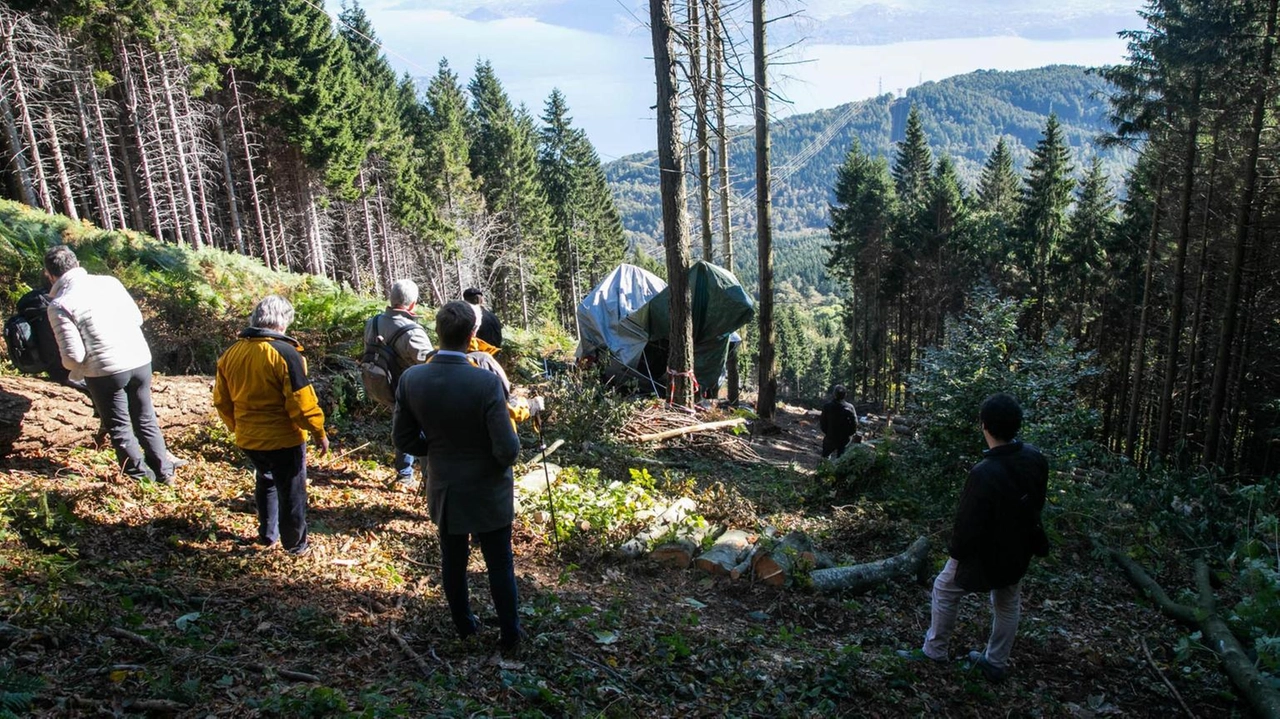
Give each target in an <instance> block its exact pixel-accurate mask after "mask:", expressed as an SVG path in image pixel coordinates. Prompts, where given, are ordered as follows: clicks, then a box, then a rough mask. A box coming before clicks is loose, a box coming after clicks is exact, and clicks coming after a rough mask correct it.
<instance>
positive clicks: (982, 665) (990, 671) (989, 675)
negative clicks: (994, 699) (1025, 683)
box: [969, 649, 1009, 684]
mask: <svg viewBox="0 0 1280 719" xmlns="http://www.w3.org/2000/svg"><path fill="white" fill-rule="evenodd" d="M969 668H970V669H977V670H978V671H979V672H981V673H982V677H983V678H984V679H986V680H987V681H989V682H991V683H993V684H995V683H999V682H1002V681H1004V680H1005V679H1006V678H1007V677H1008V676H1009V670H1008V669H1001V668H1000V667H997V666H996V665H994V664H992V663H991V662H989V661H987V657H986V655H985V654H983V653H982V652H980V651H978V650H976V649H975V650H973V651H971V652H969Z"/></svg>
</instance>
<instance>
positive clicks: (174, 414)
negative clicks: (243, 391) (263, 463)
mask: <svg viewBox="0 0 1280 719" xmlns="http://www.w3.org/2000/svg"><path fill="white" fill-rule="evenodd" d="M212 385H213V379H212V378H211V377H205V376H174V377H166V376H162V375H156V376H155V377H154V378H153V379H152V384H151V401H152V402H153V403H154V404H155V408H156V418H157V419H158V420H159V422H160V429H161V431H163V432H164V434H165V436H166V438H169V437H172V436H173V435H174V434H177V433H180V432H182V431H183V430H187V429H192V428H195V427H201V426H204V425H207V424H209V423H211V422H217V421H218V419H217V415H216V414H215V412H214V410H213V389H212ZM99 425H100V422H99V421H98V418H97V417H94V416H93V407H92V405H91V404H90V403H89V398H88V397H86V396H85V395H84V394H82V393H81V392H77V391H76V390H74V389H71V388H70V387H64V386H62V385H60V384H56V383H54V382H50V381H48V380H45V379H42V378H37V377H0V457H7V456H9V455H11V454H21V455H34V454H39V453H42V452H46V451H48V450H50V449H58V448H64V447H79V446H86V445H90V444H93V443H94V438H95V437H96V436H97V434H98V430H99Z"/></svg>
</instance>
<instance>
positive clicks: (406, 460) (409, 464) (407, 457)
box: [395, 452, 414, 482]
mask: <svg viewBox="0 0 1280 719" xmlns="http://www.w3.org/2000/svg"><path fill="white" fill-rule="evenodd" d="M413 460H414V456H413V455H412V454H409V453H407V452H396V461H395V468H396V474H397V475H398V476H397V479H399V480H400V481H401V482H408V481H410V480H412V479H413Z"/></svg>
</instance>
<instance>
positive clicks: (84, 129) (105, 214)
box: [71, 76, 116, 230]
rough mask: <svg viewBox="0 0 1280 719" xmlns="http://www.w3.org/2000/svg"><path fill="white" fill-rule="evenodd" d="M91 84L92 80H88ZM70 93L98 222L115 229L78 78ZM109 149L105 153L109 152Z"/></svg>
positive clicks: (100, 164) (72, 79)
mask: <svg viewBox="0 0 1280 719" xmlns="http://www.w3.org/2000/svg"><path fill="white" fill-rule="evenodd" d="M90 82H92V79H91V80H90ZM71 92H72V96H73V97H75V101H76V115H77V119H78V120H79V121H80V141H81V142H83V143H84V152H85V157H87V158H88V160H89V184H90V185H92V187H93V199H94V202H95V203H96V204H97V206H98V222H99V223H100V224H101V225H102V226H103V227H105V228H107V229H108V230H114V229H115V228H116V224H115V217H114V216H113V215H112V211H111V202H110V200H108V199H107V188H106V181H105V180H104V179H103V177H102V163H100V162H99V161H98V148H97V147H96V146H95V139H94V136H93V133H92V132H91V131H90V130H89V113H88V112H87V111H86V109H85V105H84V94H83V93H81V92H80V78H79V77H78V76H77V77H72V78H71ZM110 151H111V150H110V148H107V149H106V152H108V153H109V152H110Z"/></svg>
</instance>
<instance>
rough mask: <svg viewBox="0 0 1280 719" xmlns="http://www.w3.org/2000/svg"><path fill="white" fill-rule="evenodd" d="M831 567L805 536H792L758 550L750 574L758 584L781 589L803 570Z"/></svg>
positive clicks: (791, 534)
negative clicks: (762, 583)
mask: <svg viewBox="0 0 1280 719" xmlns="http://www.w3.org/2000/svg"><path fill="white" fill-rule="evenodd" d="M824 566H825V567H831V566H833V565H832V562H831V560H829V559H827V558H826V557H824V556H822V555H821V554H819V553H818V552H817V550H815V549H814V548H813V542H812V540H810V539H809V536H808V535H806V534H805V533H804V532H791V533H790V534H788V535H787V536H785V537H783V538H782V540H781V541H779V542H778V543H777V544H775V545H773V546H772V547H769V548H768V549H767V550H766V549H764V548H760V549H757V550H756V552H755V554H754V555H753V556H752V558H751V571H752V573H753V574H754V575H755V578H756V580H757V581H760V582H764V583H765V584H768V585H770V586H773V587H784V586H787V585H789V584H791V582H792V581H793V580H794V579H795V577H796V575H797V573H798V572H800V571H802V570H805V569H814V568H820V567H824Z"/></svg>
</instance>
